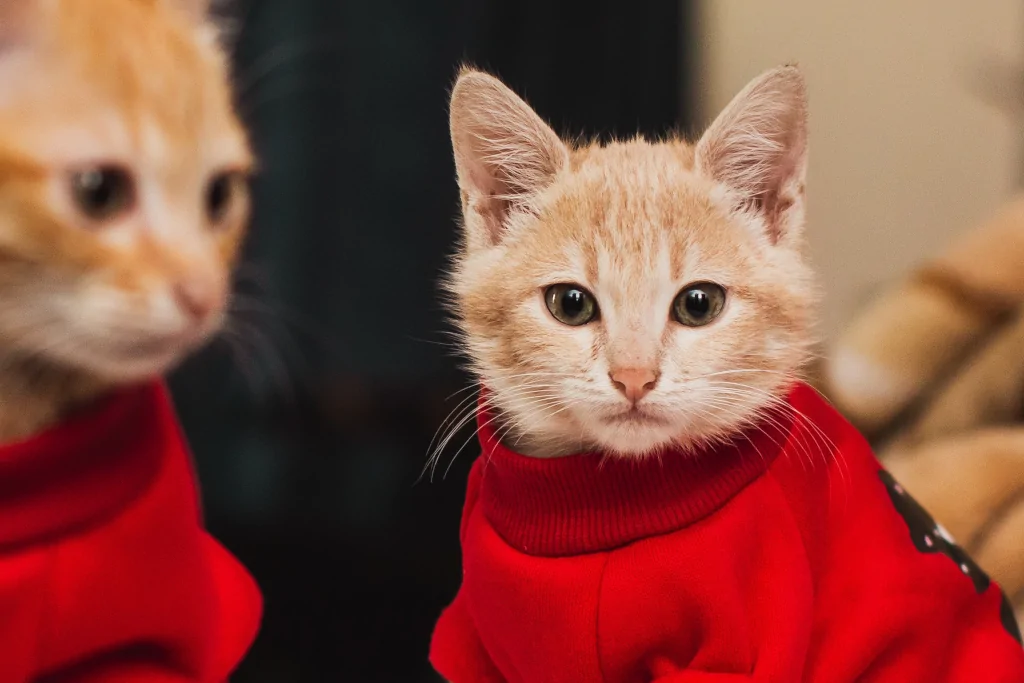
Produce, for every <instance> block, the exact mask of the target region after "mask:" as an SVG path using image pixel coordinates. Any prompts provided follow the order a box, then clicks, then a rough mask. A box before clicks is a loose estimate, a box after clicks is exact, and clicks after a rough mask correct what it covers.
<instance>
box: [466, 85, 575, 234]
mask: <svg viewBox="0 0 1024 683" xmlns="http://www.w3.org/2000/svg"><path fill="white" fill-rule="evenodd" d="M451 133H452V147H453V148H454V152H455V168H456V171H457V172H458V177H459V189H460V190H461V194H462V213H463V219H464V221H465V230H466V238H467V246H468V247H469V248H470V249H475V248H482V247H488V246H494V245H496V244H498V243H499V242H500V241H501V239H502V238H503V237H504V236H505V234H506V231H507V230H508V228H509V225H510V222H511V221H510V219H514V218H515V217H516V216H517V215H522V214H529V213H532V212H534V211H535V200H536V198H537V197H538V195H539V194H540V193H541V192H542V191H543V190H544V189H546V188H547V187H548V186H550V185H551V183H552V182H553V181H554V180H555V178H556V177H557V175H558V173H559V172H560V171H562V170H563V169H565V168H567V166H568V164H569V149H568V148H567V147H566V145H565V144H564V143H563V142H562V141H561V140H560V139H559V138H558V136H557V135H556V134H555V132H554V131H553V130H551V128H549V127H548V125H547V124H545V123H544V121H542V120H541V118H540V117H539V116H538V115H537V114H536V113H535V112H534V111H533V109H531V108H530V106H529V105H527V104H526V102H524V101H523V100H521V99H520V98H519V97H518V96H517V95H516V94H515V93H513V92H512V91H511V90H509V89H508V88H507V87H505V85H504V84H502V83H501V81H499V80H498V79H496V78H494V77H492V76H489V75H487V74H485V73H481V72H479V71H471V70H466V71H463V72H462V74H461V75H460V76H459V79H458V81H457V82H456V83H455V88H454V90H453V91H452V100H451Z"/></svg>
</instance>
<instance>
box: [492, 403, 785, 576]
mask: <svg viewBox="0 0 1024 683" xmlns="http://www.w3.org/2000/svg"><path fill="white" fill-rule="evenodd" d="M477 423H478V425H479V428H480V429H479V437H480V443H481V446H482V448H483V452H482V455H481V458H482V459H483V462H484V466H483V468H482V476H481V482H480V503H481V506H482V510H483V512H484V514H485V515H486V517H487V519H488V520H489V521H490V523H491V524H492V525H493V526H494V529H495V531H497V532H498V533H499V534H500V535H501V536H502V537H503V538H504V539H505V541H506V542H507V543H509V544H510V545H512V546H513V547H514V548H516V549H517V550H520V551H521V552H524V553H528V554H530V555H544V556H564V555H577V554H580V553H588V552H596V551H601V550H609V549H612V548H616V547H619V546H622V545H625V544H627V543H630V542H632V541H635V540H637V539H641V538H646V537H649V536H656V535H659V534H664V533H668V532H671V531H675V530H677V529H681V528H683V527H685V526H688V525H689V524H692V523H693V522H696V521H698V520H701V519H703V518H704V517H706V516H708V515H710V514H711V513H713V512H714V511H715V510H717V509H718V508H720V507H721V506H722V505H723V504H725V503H726V502H727V501H728V500H729V499H730V498H732V497H733V496H735V495H736V494H737V493H739V492H740V491H741V490H742V489H743V488H744V487H746V486H747V485H748V484H749V483H750V482H752V481H753V480H754V479H756V478H757V477H759V476H760V475H762V474H763V473H764V472H765V471H767V469H768V467H769V466H770V465H771V463H772V462H773V461H774V460H775V458H776V456H777V455H778V454H779V452H780V451H781V450H782V447H783V445H784V444H785V443H786V441H787V438H788V437H789V432H790V427H791V425H792V418H791V416H790V415H789V413H786V412H783V411H780V412H779V414H777V415H774V416H772V418H771V419H769V420H765V421H764V423H763V425H762V427H761V428H759V429H752V430H750V431H749V432H747V433H744V434H743V435H741V436H739V437H735V438H733V439H732V440H730V441H729V442H728V443H723V444H720V445H718V446H716V447H713V448H707V449H705V450H704V451H702V452H700V453H686V452H678V451H668V452H664V453H661V454H660V455H656V456H650V457H646V458H643V459H639V460H637V459H628V458H616V457H609V456H604V455H602V454H599V453H587V454H580V455H571V456H567V457H563V458H550V459H547V458H546V459H540V458H531V457H528V456H524V455H521V454H519V453H516V452H514V451H512V450H509V449H508V448H506V447H505V446H503V445H502V444H501V443H499V441H498V439H497V436H496V433H495V431H496V430H495V428H494V426H493V424H494V421H493V420H492V419H491V417H490V416H489V415H487V414H486V413H483V412H481V413H480V414H479V415H478V417H477ZM768 425H771V427H769V426H768Z"/></svg>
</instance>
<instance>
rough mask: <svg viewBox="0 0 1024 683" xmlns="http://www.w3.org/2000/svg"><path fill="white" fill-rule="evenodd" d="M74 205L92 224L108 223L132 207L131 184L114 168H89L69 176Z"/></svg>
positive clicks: (126, 173)
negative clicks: (95, 222)
mask: <svg viewBox="0 0 1024 683" xmlns="http://www.w3.org/2000/svg"><path fill="white" fill-rule="evenodd" d="M71 195H72V198H73V200H74V202H75V206H77V207H78V210H79V211H81V212H82V213H83V214H84V215H85V216H86V217H87V218H89V219H90V220H93V221H109V220H111V219H113V218H116V217H118V216H120V215H121V214H123V213H125V212H127V211H128V210H130V209H131V208H132V206H133V205H134V204H135V181H134V180H133V179H132V176H131V173H130V172H129V171H128V170H127V169H124V168H121V167H118V166H93V167H90V168H86V169H82V170H80V171H75V172H74V173H72V174H71Z"/></svg>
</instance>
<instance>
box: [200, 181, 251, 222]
mask: <svg viewBox="0 0 1024 683" xmlns="http://www.w3.org/2000/svg"><path fill="white" fill-rule="evenodd" d="M245 189H246V188H245V178H244V176H243V175H242V174H241V173H238V172H234V171H229V172H225V173H219V174H217V175H215V176H214V177H213V178H211V179H210V182H209V183H208V184H207V186H206V197H205V202H206V217H207V218H208V219H209V220H210V222H211V223H213V224H217V223H220V222H221V221H222V220H224V217H225V216H227V215H228V213H229V212H230V210H231V205H232V204H233V203H234V202H235V201H237V199H238V197H239V195H240V194H241V193H242V192H244V191H245Z"/></svg>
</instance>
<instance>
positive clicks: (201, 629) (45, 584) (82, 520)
mask: <svg viewBox="0 0 1024 683" xmlns="http://www.w3.org/2000/svg"><path fill="white" fill-rule="evenodd" d="M260 611H261V600H260V595H259V591H258V590H257V588H256V585H255V584H254V583H253V581H252V579H250V578H249V576H248V575H247V574H246V572H245V570H244V569H243V568H242V567H241V565H239V564H238V562H237V561H236V560H235V559H234V558H232V557H231V556H230V555H229V554H228V553H227V551H225V550H224V549H223V548H222V547H221V546H219V545H218V544H217V543H216V541H214V540H213V539H212V538H211V537H210V536H209V535H208V534H207V533H206V532H205V531H204V530H203V527H202V524H201V521H200V511H199V501H198V497H197V493H196V487H195V482H194V479H193V474H192V469H191V464H190V461H189V455H188V451H187V448H186V446H185V443H184V441H183V439H182V435H181V432H180V430H179V428H178V424H177V421H176V419H175V416H174V410H173V408H172V407H171V403H170V400H169V398H168V396H167V394H166V393H165V391H164V389H163V388H162V386H160V385H158V384H154V385H151V386H147V387H142V388H139V389H133V390H130V391H125V392H123V393H122V394H120V395H118V396H116V397H113V398H111V399H109V400H108V401H106V402H105V403H104V404H103V405H102V406H100V407H98V408H97V409H96V410H94V411H92V412H90V413H87V414H83V415H81V416H79V417H78V418H76V419H74V420H72V421H70V422H68V423H66V424H64V425H63V426H61V427H59V428H57V429H55V430H53V431H50V432H48V433H45V434H43V435H41V436H39V437H36V438H34V439H32V440H30V441H27V442H23V443H19V444H15V445H9V446H6V447H0V683H26V682H28V681H32V682H41V681H43V680H45V681H47V683H186V682H202V683H221V682H223V681H225V680H226V679H227V677H228V675H229V673H230V672H231V670H232V669H234V668H235V666H236V665H237V663H238V662H239V660H240V659H241V658H242V656H243V654H244V653H245V651H246V650H247V648H248V647H249V644H250V643H251V642H252V640H253V638H254V637H255V635H256V630H257V627H258V624H259V618H260Z"/></svg>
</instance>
